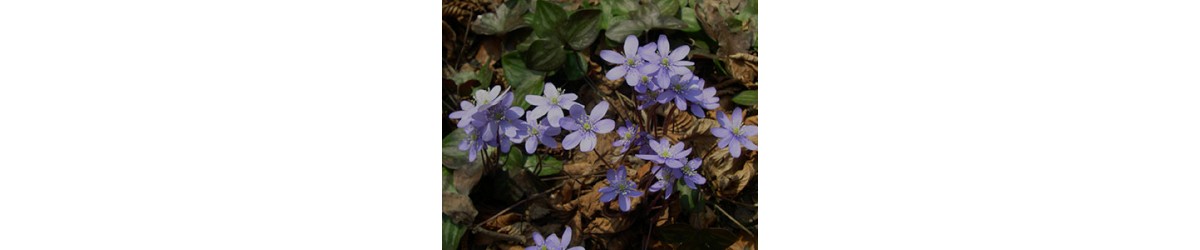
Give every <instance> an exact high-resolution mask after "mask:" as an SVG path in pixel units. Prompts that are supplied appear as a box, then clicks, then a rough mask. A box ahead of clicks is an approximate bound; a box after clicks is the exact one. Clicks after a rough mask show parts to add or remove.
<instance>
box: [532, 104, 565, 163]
mask: <svg viewBox="0 0 1200 250" xmlns="http://www.w3.org/2000/svg"><path fill="white" fill-rule="evenodd" d="M529 113H533V111H529ZM534 117H536V116H534V115H532V114H528V113H527V114H525V124H527V125H528V126H529V129H528V130H526V131H528V133H526V134H527V136H526V137H525V153H530V154H532V153H533V151H534V150H535V149H537V146H538V143H539V142H540V143H541V144H542V145H546V147H551V148H552V147H557V146H558V142H556V141H554V136H556V135H558V133H560V132H562V131H560V129H559V128H556V127H553V126H550V124H549V123H548V122H546V120H548V119H549V118H547V119H542V120H541V121H538V119H537V118H534Z"/></svg>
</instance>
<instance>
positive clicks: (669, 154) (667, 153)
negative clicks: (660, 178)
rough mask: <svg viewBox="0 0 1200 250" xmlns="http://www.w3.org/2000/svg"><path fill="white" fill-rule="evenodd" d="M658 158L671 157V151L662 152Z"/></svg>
mask: <svg viewBox="0 0 1200 250" xmlns="http://www.w3.org/2000/svg"><path fill="white" fill-rule="evenodd" d="M658 156H661V157H663V158H666V157H670V156H671V152H670V151H662V152H660V153H658Z"/></svg>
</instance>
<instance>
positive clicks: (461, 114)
mask: <svg viewBox="0 0 1200 250" xmlns="http://www.w3.org/2000/svg"><path fill="white" fill-rule="evenodd" d="M479 91H483V90H482V89H481V90H479ZM458 105H459V106H460V107H462V110H459V111H454V112H450V119H458V127H459V128H465V127H467V126H468V125H471V116H472V115H475V108H476V107H475V104H473V103H471V102H468V101H462V103H459V104H458Z"/></svg>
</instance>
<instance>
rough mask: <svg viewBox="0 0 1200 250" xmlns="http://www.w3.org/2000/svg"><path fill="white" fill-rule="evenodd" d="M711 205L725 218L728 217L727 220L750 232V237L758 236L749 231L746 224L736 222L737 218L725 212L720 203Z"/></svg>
mask: <svg viewBox="0 0 1200 250" xmlns="http://www.w3.org/2000/svg"><path fill="white" fill-rule="evenodd" d="M713 207H716V208H717V211H721V214H723V215H725V218H729V220H731V221H733V224H737V226H738V227H739V228H741V229H742V231H746V233H748V234H750V236H751V237H758V236H755V235H754V232H750V229H746V226H743V225H742V223H741V222H738V220H737V219H734V218H733V216H732V215H729V213H726V212H725V209H724V208H721V205H720V204H716V203H713Z"/></svg>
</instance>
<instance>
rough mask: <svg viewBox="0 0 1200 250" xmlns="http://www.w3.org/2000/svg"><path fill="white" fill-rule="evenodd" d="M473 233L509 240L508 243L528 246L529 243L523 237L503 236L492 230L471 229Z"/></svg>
mask: <svg viewBox="0 0 1200 250" xmlns="http://www.w3.org/2000/svg"><path fill="white" fill-rule="evenodd" d="M471 231H472V232H475V233H479V234H485V235H487V236H492V237H496V238H500V239H503V240H508V241H512V242H517V243H521V244H526V243H528V242H527V241H525V238H522V237H517V236H512V235H508V234H502V233H498V232H493V231H492V230H487V229H483V228H479V227H476V228H474V229H471Z"/></svg>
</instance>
